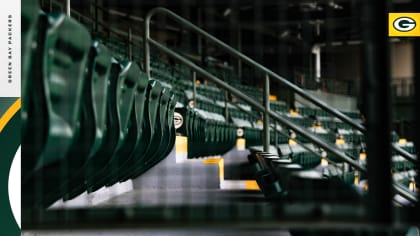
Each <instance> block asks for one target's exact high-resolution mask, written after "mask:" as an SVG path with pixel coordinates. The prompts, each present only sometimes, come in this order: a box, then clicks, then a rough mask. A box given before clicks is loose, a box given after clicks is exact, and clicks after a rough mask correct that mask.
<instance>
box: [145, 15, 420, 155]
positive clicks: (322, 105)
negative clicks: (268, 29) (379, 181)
mask: <svg viewBox="0 0 420 236" xmlns="http://www.w3.org/2000/svg"><path fill="white" fill-rule="evenodd" d="M157 13H163V14H165V15H167V16H170V17H172V18H173V19H174V20H175V21H177V22H178V23H180V24H181V25H183V26H185V27H188V28H189V29H191V30H192V31H194V32H196V33H197V34H199V35H201V36H202V37H204V38H206V39H208V40H210V41H213V42H214V43H215V44H216V45H218V46H220V47H221V48H223V49H225V50H226V51H227V52H228V53H230V54H231V55H233V56H236V57H238V58H240V59H241V60H243V61H245V62H247V63H248V64H250V65H251V66H253V67H255V68H257V69H258V70H260V71H262V72H264V73H265V88H266V89H265V90H267V86H268V87H269V79H270V78H274V79H276V80H277V81H279V82H281V83H282V84H284V85H285V86H287V87H288V88H289V89H291V90H293V91H294V92H295V93H297V94H299V95H300V96H302V97H303V98H305V99H307V100H309V101H310V102H312V103H313V104H315V105H317V106H318V107H320V108H322V109H323V110H325V111H327V112H329V113H331V114H333V115H334V116H335V117H337V118H338V119H340V120H341V121H343V122H345V123H347V124H349V125H350V126H352V127H353V128H355V129H357V130H359V131H361V132H362V133H365V132H366V128H365V127H364V125H362V124H360V123H358V122H356V121H354V120H353V119H352V118H350V117H348V116H347V115H345V114H343V113H342V112H340V111H339V110H337V109H335V108H332V107H331V106H329V105H327V104H326V103H325V102H323V101H321V100H319V99H317V98H316V97H314V96H312V95H311V94H309V93H307V92H306V91H305V90H303V89H302V88H300V87H298V86H296V85H295V84H293V83H292V82H290V81H288V80H287V79H285V78H283V77H281V76H279V75H277V74H276V73H274V72H273V71H271V70H270V69H268V68H266V67H264V66H263V65H261V64H259V63H258V62H256V61H254V60H252V59H251V58H249V57H248V56H246V55H244V54H242V53H241V52H239V51H238V50H236V49H234V48H232V47H231V46H229V45H227V44H226V43H224V42H222V41H221V40H219V39H217V38H216V37H214V36H212V35H210V34H209V33H207V32H206V31H204V30H202V29H201V28H199V27H197V26H196V25H194V24H192V23H191V22H189V21H188V20H186V19H184V18H182V17H181V16H179V15H177V14H175V13H174V12H172V11H170V10H168V9H166V8H163V7H157V8H154V9H152V10H150V11H149V13H148V14H147V16H146V19H145V22H144V23H145V32H144V38H145V39H146V40H144V69H145V71H146V73H147V75H148V76H150V48H149V42H148V40H149V39H150V27H149V26H150V22H151V18H152V17H153V16H154V15H155V14H157ZM267 80H268V82H267ZM267 92H269V90H268V91H265V93H264V95H265V99H264V100H265V107H266V108H269V107H268V106H267V103H268V102H269V100H268V95H269V93H268V95H267ZM263 112H264V114H266V113H267V112H265V111H263ZM266 118H267V117H266ZM267 121H268V119H267ZM264 126H265V127H268V126H267V124H265V125H264ZM267 134H268V132H267V131H265V132H264V140H265V142H266V143H267V141H266V140H267V139H269V137H267ZM265 148H266V149H267V150H268V147H267V145H265ZM392 148H393V149H394V151H395V152H397V153H398V154H399V155H401V156H402V157H404V158H405V159H406V160H408V161H410V162H413V163H417V159H416V155H415V154H410V153H408V152H405V151H404V150H402V149H398V148H396V147H395V146H394V145H392Z"/></svg>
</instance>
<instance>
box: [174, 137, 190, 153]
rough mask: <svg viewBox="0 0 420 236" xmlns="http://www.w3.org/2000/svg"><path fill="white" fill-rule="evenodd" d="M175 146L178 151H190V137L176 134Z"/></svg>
mask: <svg viewBox="0 0 420 236" xmlns="http://www.w3.org/2000/svg"><path fill="white" fill-rule="evenodd" d="M175 148H176V153H188V137H186V136H176V139H175Z"/></svg>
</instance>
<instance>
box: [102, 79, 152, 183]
mask: <svg viewBox="0 0 420 236" xmlns="http://www.w3.org/2000/svg"><path fill="white" fill-rule="evenodd" d="M139 77H140V81H139V84H138V86H137V92H136V95H135V98H134V107H133V109H134V110H133V111H134V112H132V113H131V119H130V122H131V126H130V127H131V129H136V130H137V132H136V137H133V139H132V140H127V142H134V147H133V149H132V150H131V151H130V153H126V155H127V156H126V157H127V158H126V160H125V162H124V163H122V164H121V165H119V167H118V172H117V173H118V175H117V176H115V177H114V178H111V179H110V180H109V181H108V185H111V184H113V183H116V182H117V181H121V180H122V179H123V176H125V175H127V174H129V173H128V170H129V168H130V167H132V166H134V165H135V162H136V159H137V158H138V156H139V154H142V153H143V152H144V151H145V150H146V148H147V144H148V139H149V137H148V135H147V134H148V133H150V127H145V111H146V103H147V101H148V99H147V87H148V84H149V82H148V79H147V75H146V74H145V73H144V72H141V71H140V73H139Z"/></svg>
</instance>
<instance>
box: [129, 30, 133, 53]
mask: <svg viewBox="0 0 420 236" xmlns="http://www.w3.org/2000/svg"><path fill="white" fill-rule="evenodd" d="M132 39H133V33H132V32H131V26H130V27H128V59H130V60H133V45H132Z"/></svg>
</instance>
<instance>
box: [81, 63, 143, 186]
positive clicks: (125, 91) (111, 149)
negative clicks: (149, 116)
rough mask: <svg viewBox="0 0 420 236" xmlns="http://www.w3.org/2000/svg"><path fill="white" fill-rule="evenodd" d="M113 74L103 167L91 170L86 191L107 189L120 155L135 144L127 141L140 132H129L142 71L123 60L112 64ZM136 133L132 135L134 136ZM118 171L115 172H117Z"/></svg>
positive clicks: (98, 157) (131, 130) (102, 158)
mask: <svg viewBox="0 0 420 236" xmlns="http://www.w3.org/2000/svg"><path fill="white" fill-rule="evenodd" d="M111 74H118V76H112V77H111V83H110V87H111V90H110V91H111V92H110V93H109V95H110V96H109V100H108V103H109V104H110V106H108V119H109V120H110V121H111V122H110V126H109V127H108V132H109V136H107V137H108V138H107V139H106V141H105V143H104V144H107V147H104V149H102V150H101V151H100V152H98V156H97V158H96V159H101V161H100V165H97V166H94V167H93V170H94V171H93V172H90V171H91V170H92V169H89V170H88V176H87V190H88V191H89V192H92V191H96V190H97V189H99V188H101V187H103V186H104V182H105V180H106V176H107V175H109V174H110V172H111V171H112V174H115V172H116V171H117V170H118V169H117V168H118V164H119V158H118V153H119V152H126V151H125V150H124V149H132V148H133V146H134V145H133V143H134V142H126V140H127V138H128V137H129V138H132V139H135V137H136V133H137V130H136V129H134V128H133V129H131V128H130V125H131V123H130V118H131V113H132V112H134V111H133V104H134V97H135V94H136V91H137V86H138V84H139V83H141V81H140V76H139V74H140V68H139V67H138V65H137V64H136V63H134V62H131V61H127V60H124V61H122V62H121V63H116V62H113V64H112V68H111ZM132 132H133V133H132ZM114 170H115V171H114Z"/></svg>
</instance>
